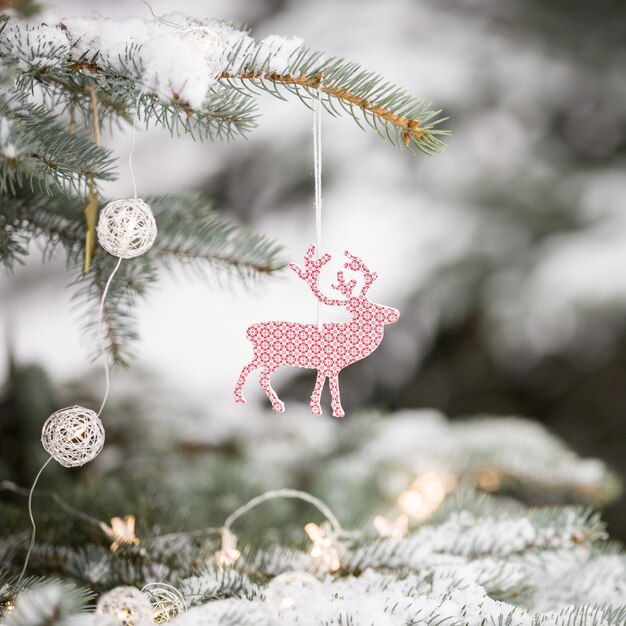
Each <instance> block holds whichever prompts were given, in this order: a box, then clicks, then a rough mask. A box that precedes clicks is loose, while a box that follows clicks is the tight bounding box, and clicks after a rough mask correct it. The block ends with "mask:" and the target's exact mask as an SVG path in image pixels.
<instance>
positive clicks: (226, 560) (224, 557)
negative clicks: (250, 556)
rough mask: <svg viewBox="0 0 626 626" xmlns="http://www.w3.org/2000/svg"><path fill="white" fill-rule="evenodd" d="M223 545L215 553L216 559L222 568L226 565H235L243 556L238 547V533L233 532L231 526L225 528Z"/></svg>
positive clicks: (223, 530)
mask: <svg viewBox="0 0 626 626" xmlns="http://www.w3.org/2000/svg"><path fill="white" fill-rule="evenodd" d="M221 535H222V547H221V548H220V549H219V550H218V551H217V552H216V553H215V560H216V561H217V564H218V566H219V568H220V569H221V570H223V569H224V568H225V567H230V566H231V565H234V564H235V563H236V562H237V561H238V560H239V557H240V556H241V552H240V551H239V550H238V549H237V535H235V533H233V532H231V530H230V529H229V528H227V527H226V528H223V529H222V531H221Z"/></svg>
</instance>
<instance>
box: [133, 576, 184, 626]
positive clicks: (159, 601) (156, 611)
mask: <svg viewBox="0 0 626 626" xmlns="http://www.w3.org/2000/svg"><path fill="white" fill-rule="evenodd" d="M142 591H143V592H144V593H145V594H146V595H147V596H148V599H149V600H150V603H151V604H152V607H153V613H152V619H153V620H154V621H155V622H156V623H157V624H161V623H163V622H169V621H170V620H171V619H173V618H174V617H176V616H177V615H178V614H179V613H183V612H184V611H186V610H187V603H186V602H185V598H183V594H182V593H181V592H180V591H178V589H176V587H173V586H172V585H168V584H167V583H148V584H147V585H145V586H144V588H143V589H142Z"/></svg>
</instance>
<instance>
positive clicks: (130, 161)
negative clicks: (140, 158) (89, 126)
mask: <svg viewBox="0 0 626 626" xmlns="http://www.w3.org/2000/svg"><path fill="white" fill-rule="evenodd" d="M148 6H149V5H148ZM135 123H136V122H135V118H133V129H132V131H131V133H130V152H129V153H128V169H129V170H130V177H131V179H132V181H133V194H134V198H135V200H137V183H136V182H135V170H133V153H134V152H135Z"/></svg>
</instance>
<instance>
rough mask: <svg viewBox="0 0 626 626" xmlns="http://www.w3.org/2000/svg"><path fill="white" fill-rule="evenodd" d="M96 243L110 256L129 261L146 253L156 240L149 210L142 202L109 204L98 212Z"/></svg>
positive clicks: (130, 201) (125, 201)
mask: <svg viewBox="0 0 626 626" xmlns="http://www.w3.org/2000/svg"><path fill="white" fill-rule="evenodd" d="M96 232H97V234H98V241H99V242H100V245H101V246H102V247H103V248H104V249H105V250H106V251H107V252H109V253H110V254H112V255H114V256H117V257H121V258H122V259H132V258H133V257H136V256H139V255H141V254H143V253H144V252H147V251H148V250H150V248H151V247H152V244H153V243H154V240H155V239H156V236H157V226H156V222H155V221H154V215H152V209H151V208H150V206H149V205H148V204H147V203H146V202H144V201H143V200H142V199H141V198H124V199H121V200H113V202H109V204H107V205H106V206H105V207H104V208H103V209H102V211H101V212H100V218H99V220H98V228H97V231H96Z"/></svg>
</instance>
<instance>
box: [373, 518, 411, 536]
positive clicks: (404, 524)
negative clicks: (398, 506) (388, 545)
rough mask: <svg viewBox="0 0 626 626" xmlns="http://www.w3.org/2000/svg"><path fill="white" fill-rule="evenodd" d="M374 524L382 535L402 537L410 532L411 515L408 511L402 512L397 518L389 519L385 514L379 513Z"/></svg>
mask: <svg viewBox="0 0 626 626" xmlns="http://www.w3.org/2000/svg"><path fill="white" fill-rule="evenodd" d="M373 524H374V528H375V529H376V530H377V531H378V534H379V535H380V536H381V537H389V538H390V539H400V538H401V537H404V536H405V535H406V534H407V533H408V532H409V516H408V515H407V514H406V513H402V514H400V515H399V516H398V517H397V518H396V519H395V520H388V519H387V518H386V517H384V516H383V515H377V516H376V517H375V518H374V520H373Z"/></svg>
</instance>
